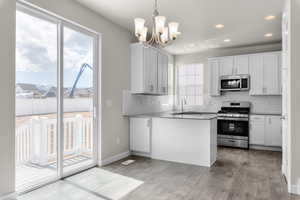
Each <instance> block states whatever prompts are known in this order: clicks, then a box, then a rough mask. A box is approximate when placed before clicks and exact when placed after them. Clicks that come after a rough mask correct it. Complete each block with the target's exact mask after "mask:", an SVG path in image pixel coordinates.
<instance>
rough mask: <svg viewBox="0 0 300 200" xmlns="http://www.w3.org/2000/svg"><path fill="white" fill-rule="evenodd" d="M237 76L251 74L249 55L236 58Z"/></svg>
mask: <svg viewBox="0 0 300 200" xmlns="http://www.w3.org/2000/svg"><path fill="white" fill-rule="evenodd" d="M234 66H235V69H234V70H235V72H234V73H235V74H249V55H241V56H235V57H234Z"/></svg>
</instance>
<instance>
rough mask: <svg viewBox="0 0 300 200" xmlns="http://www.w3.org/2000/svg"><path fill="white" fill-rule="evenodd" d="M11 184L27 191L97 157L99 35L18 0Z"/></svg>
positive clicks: (89, 163) (93, 160)
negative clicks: (14, 149) (29, 6)
mask: <svg viewBox="0 0 300 200" xmlns="http://www.w3.org/2000/svg"><path fill="white" fill-rule="evenodd" d="M16 16H17V23H16V144H15V145H16V190H17V191H26V190H28V189H32V188H33V187H38V186H40V185H41V184H46V183H48V182H50V181H54V180H58V179H60V178H63V177H65V176H68V175H71V174H73V173H75V172H78V171H81V170H84V169H87V168H89V167H93V166H95V165H96V161H97V155H96V154H97V151H96V149H97V142H96V141H97V125H96V124H97V123H96V122H97V118H96V117H97V116H96V109H97V63H98V61H97V41H98V36H97V34H95V33H92V32H90V31H88V30H86V29H85V28H82V27H79V26H77V25H74V24H72V23H69V22H66V21H64V20H63V19H59V18H56V17H54V16H52V15H49V14H47V13H44V12H42V11H38V10H35V9H32V8H28V7H27V6H26V5H18V10H17V13H16Z"/></svg>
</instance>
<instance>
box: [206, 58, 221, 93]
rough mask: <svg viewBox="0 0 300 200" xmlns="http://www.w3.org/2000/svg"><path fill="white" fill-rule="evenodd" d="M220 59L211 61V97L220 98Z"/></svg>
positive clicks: (209, 64)
mask: <svg viewBox="0 0 300 200" xmlns="http://www.w3.org/2000/svg"><path fill="white" fill-rule="evenodd" d="M219 63H220V62H219V59H209V60H208V66H209V71H210V87H209V93H210V95H211V96H220V89H219V82H220V80H219V77H220V66H219Z"/></svg>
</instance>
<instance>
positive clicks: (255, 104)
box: [175, 43, 282, 114]
mask: <svg viewBox="0 0 300 200" xmlns="http://www.w3.org/2000/svg"><path fill="white" fill-rule="evenodd" d="M280 50H281V44H280V43H276V44H268V45H258V46H248V47H237V48H221V49H211V50H208V51H205V52H200V53H196V54H187V55H177V56H175V63H176V66H180V65H182V64H192V63H203V64H204V83H205V85H204V106H201V107H199V106H196V107H193V109H195V108H196V109H198V110H202V111H207V112H216V111H217V110H218V109H219V108H220V106H221V103H222V101H227V100H237V101H251V102H252V112H254V113H270V114H280V113H281V107H282V105H281V96H269V97H255V96H249V93H248V92H229V93H226V94H225V95H222V96H220V97H210V95H209V84H210V79H209V77H210V76H209V68H208V62H207V59H208V58H210V57H219V56H231V55H240V54H250V53H259V52H265V51H280Z"/></svg>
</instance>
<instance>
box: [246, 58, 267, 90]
mask: <svg viewBox="0 0 300 200" xmlns="http://www.w3.org/2000/svg"><path fill="white" fill-rule="evenodd" d="M263 67H264V59H263V55H262V54H256V55H250V56H249V71H250V95H263V94H264V69H263Z"/></svg>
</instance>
